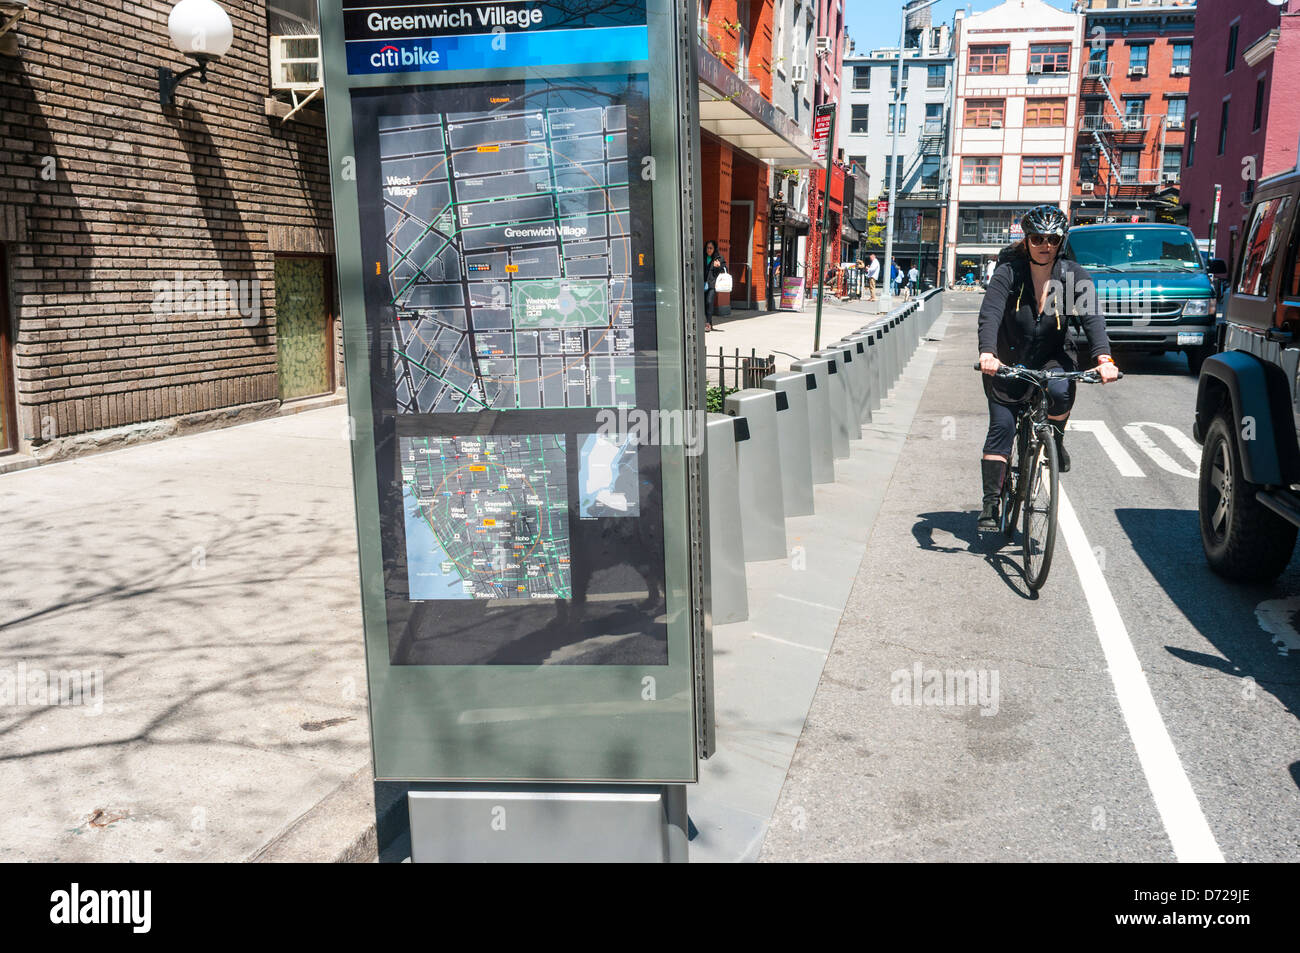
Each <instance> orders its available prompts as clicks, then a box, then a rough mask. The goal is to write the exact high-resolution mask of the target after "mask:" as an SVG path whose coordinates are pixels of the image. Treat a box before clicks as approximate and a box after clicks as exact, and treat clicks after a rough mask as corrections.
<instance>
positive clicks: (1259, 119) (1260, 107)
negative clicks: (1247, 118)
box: [1250, 78, 1264, 132]
mask: <svg viewBox="0 0 1300 953" xmlns="http://www.w3.org/2000/svg"><path fill="white" fill-rule="evenodd" d="M1263 122H1264V80H1263V79H1262V78H1261V79H1258V80H1256V81H1255V125H1253V126H1252V127H1251V129H1250V131H1251V132H1259V127H1260V125H1262V124H1263Z"/></svg>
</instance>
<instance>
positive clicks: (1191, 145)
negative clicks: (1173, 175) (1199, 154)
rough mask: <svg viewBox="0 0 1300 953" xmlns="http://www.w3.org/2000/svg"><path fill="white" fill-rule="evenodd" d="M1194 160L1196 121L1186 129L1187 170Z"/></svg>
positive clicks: (1193, 120)
mask: <svg viewBox="0 0 1300 953" xmlns="http://www.w3.org/2000/svg"><path fill="white" fill-rule="evenodd" d="M1195 160H1196V119H1192V122H1191V125H1189V126H1188V127H1187V168H1189V169H1190V168H1191V167H1192V163H1193V162H1194V161H1195Z"/></svg>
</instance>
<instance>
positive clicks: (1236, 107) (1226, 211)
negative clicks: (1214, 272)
mask: <svg viewBox="0 0 1300 953" xmlns="http://www.w3.org/2000/svg"><path fill="white" fill-rule="evenodd" d="M1187 136H1188V144H1187V152H1186V155H1185V157H1184V163H1183V181H1182V200H1183V204H1184V205H1185V206H1186V207H1187V213H1188V225H1189V226H1190V227H1191V229H1192V231H1194V232H1195V233H1196V235H1197V237H1198V238H1209V239H1210V240H1211V241H1212V243H1213V247H1214V253H1215V254H1216V255H1217V257H1219V258H1225V259H1228V260H1231V259H1232V256H1233V254H1234V253H1235V252H1236V251H1237V245H1238V243H1239V242H1240V240H1241V237H1240V236H1241V231H1242V219H1243V217H1244V216H1245V215H1246V213H1247V212H1248V211H1249V209H1250V199H1251V196H1252V195H1253V194H1254V192H1253V188H1254V182H1255V181H1258V180H1259V179H1262V178H1267V177H1268V176H1270V175H1274V174H1276V173H1278V172H1281V171H1283V170H1285V169H1290V168H1292V167H1293V166H1294V165H1295V164H1296V147H1297V141H1298V140H1300V0H1290V2H1289V3H1287V5H1286V6H1284V7H1275V6H1273V5H1271V4H1269V3H1267V2H1255V0H1201V2H1200V4H1199V5H1198V7H1197V15H1196V41H1195V44H1194V46H1193V49H1192V85H1191V92H1190V94H1189V96H1188V103H1187ZM1251 166H1253V167H1254V170H1255V175H1256V178H1255V179H1254V180H1247V179H1245V178H1243V174H1244V173H1245V172H1248V171H1249V169H1250V167H1251ZM1216 187H1218V190H1219V192H1220V195H1221V199H1220V203H1219V218H1218V222H1217V227H1216V226H1215V225H1214V223H1213V217H1214V196H1215V191H1216Z"/></svg>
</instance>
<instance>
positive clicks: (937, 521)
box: [912, 510, 1038, 600]
mask: <svg viewBox="0 0 1300 953" xmlns="http://www.w3.org/2000/svg"><path fill="white" fill-rule="evenodd" d="M978 519H979V512H978V511H976V510H959V511H939V512H934V513H918V514H917V522H916V523H914V524H912V535H913V536H914V537H916V543H917V545H918V546H920V547H921V548H922V549H924V550H926V551H928V552H932V553H970V554H971V555H972V556H979V557H981V558H983V560H984V561H985V562H986V563H988V564H989V566H991V567H992V568H993V571H994V572H996V573H997V574H998V576H999V577H1000V578H1001V579H1002V581H1003V582H1005V583H1006V584H1007V588H1009V589H1010V590H1011V591H1012V592H1014V593H1015V594H1016V595H1018V596H1020V597H1021V598H1022V599H1031V600H1032V599H1037V598H1038V593H1036V592H1034V591H1032V590H1031V589H1030V588H1029V587H1028V586H1027V585H1026V584H1025V577H1024V573H1023V571H1022V569H1021V564H1020V562H1019V557H1020V544H1019V542H1017V541H1016V540H1018V539H1019V534H1017V535H1016V538H1015V539H1013V540H1012V542H1010V543H1007V542H1005V541H1004V540H1003V539H1002V537H1001V536H993V537H992V538H990V539H988V540H986V539H985V538H984V537H982V536H981V535H980V534H979V533H978V532H977V531H976V529H975V522H976V520H978ZM936 531H937V532H938V533H940V534H946V535H948V536H951V537H952V538H953V540H954V541H955V543H956V545H952V544H949V543H948V542H946V541H942V535H941V536H940V538H936V536H935V533H936Z"/></svg>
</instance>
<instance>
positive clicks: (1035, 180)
mask: <svg viewBox="0 0 1300 953" xmlns="http://www.w3.org/2000/svg"><path fill="white" fill-rule="evenodd" d="M1020 184H1021V185H1060V184H1061V157H1060V156H1025V157H1024V158H1023V159H1022V160H1021V161H1020Z"/></svg>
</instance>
